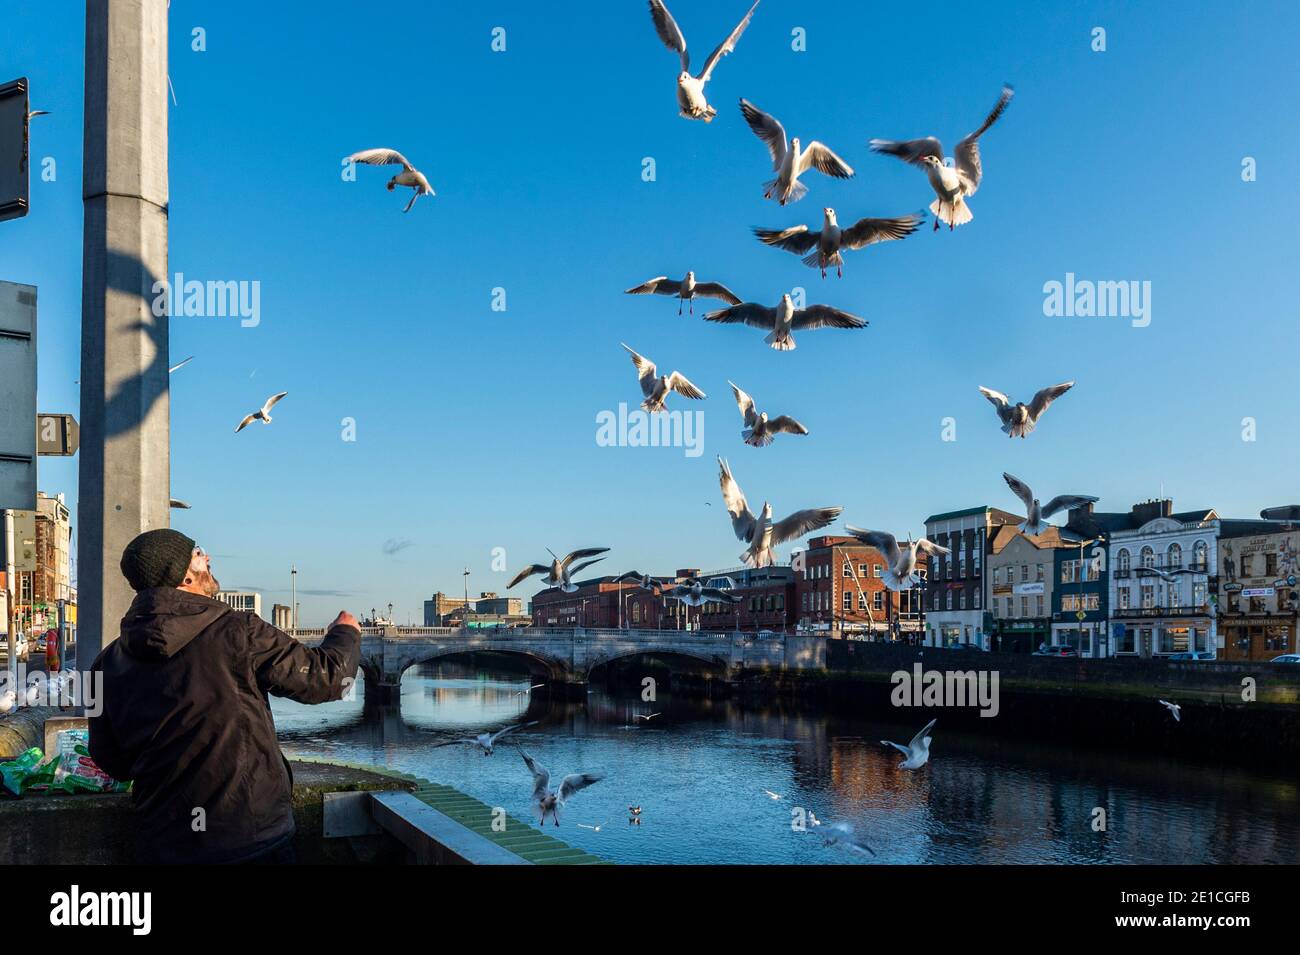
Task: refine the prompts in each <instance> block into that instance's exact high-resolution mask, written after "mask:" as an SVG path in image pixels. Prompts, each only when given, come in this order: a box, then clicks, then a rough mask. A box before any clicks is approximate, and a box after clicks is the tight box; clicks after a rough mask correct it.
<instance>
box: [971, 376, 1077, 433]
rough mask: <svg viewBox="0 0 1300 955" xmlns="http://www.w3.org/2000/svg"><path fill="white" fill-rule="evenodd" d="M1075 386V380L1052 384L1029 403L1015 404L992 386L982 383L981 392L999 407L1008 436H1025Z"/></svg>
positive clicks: (1019, 402)
mask: <svg viewBox="0 0 1300 955" xmlns="http://www.w3.org/2000/svg"><path fill="white" fill-rule="evenodd" d="M1073 387H1074V382H1073V381H1063V382H1061V383H1060V384H1059V385H1051V386H1049V387H1047V388H1044V389H1042V390H1041V391H1039V392H1038V393H1037V394H1036V395H1034V398H1033V400H1032V401H1030V402H1029V404H1025V403H1024V402H1023V401H1017V402H1016V403H1015V404H1014V405H1013V404H1012V403H1011V399H1010V398H1008V397H1007V396H1006V395H1004V394H1003V393H1002V392H1000V391H994V390H993V389H992V388H985V387H984V386H983V385H980V394H982V395H983V396H984V397H985V398H987V399H988V400H989V401H990V402H991V403H992V405H993V407H994V408H996V409H997V412H998V418H1000V419H1001V421H1002V431H1003V432H1004V433H1005V434H1006V436H1007V437H1008V438H1024V437H1027V436H1028V435H1029V433H1030V432H1031V431H1033V430H1034V428H1036V427H1037V426H1038V419H1039V418H1041V417H1042V416H1043V412H1045V411H1046V410H1047V408H1048V406H1049V405H1051V403H1052V402H1053V401H1055V400H1056V399H1057V398H1059V397H1061V395H1063V394H1065V393H1066V392H1067V391H1069V390H1070V389H1071V388H1073Z"/></svg>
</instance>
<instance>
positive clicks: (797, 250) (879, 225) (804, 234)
mask: <svg viewBox="0 0 1300 955" xmlns="http://www.w3.org/2000/svg"><path fill="white" fill-rule="evenodd" d="M923 221H925V219H924V215H923V214H922V213H917V214H915V215H910V216H899V217H898V218H896V219H859V220H858V221H857V222H855V223H853V225H851V226H849V227H848V228H847V229H841V228H840V225H839V222H838V221H836V218H835V210H834V209H832V208H830V207H829V206H827V207H826V208H825V209H823V210H822V230H821V231H820V232H809V231H808V227H807V226H806V225H797V226H793V227H791V228H789V229H755V230H754V235H756V236H757V237H758V241H760V242H762V243H763V244H764V245H770V246H773V247H774V248H778V249H785V251H787V252H793V253H794V254H795V255H802V256H804V258H803V264H804V265H807V266H810V267H812V268H814V269H821V273H822V278H826V269H827V267H828V266H831V265H833V266H835V275H836V277H837V278H843V277H844V272H843V265H844V259H843V258H842V257H841V256H840V252H841V250H843V249H861V248H865V247H866V246H868V245H872V244H874V243H876V242H888V241H890V240H891V239H904V238H906V237H907V236H909V235H911V234H912V233H913V232H915V231H916V230H917V229H919V228H920V226H921V223H922V222H923ZM804 253H807V254H806V255H805V254H804Z"/></svg>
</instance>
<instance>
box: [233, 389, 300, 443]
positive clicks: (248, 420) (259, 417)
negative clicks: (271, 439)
mask: <svg viewBox="0 0 1300 955" xmlns="http://www.w3.org/2000/svg"><path fill="white" fill-rule="evenodd" d="M288 393H289V392H287V391H282V392H280V393H279V394H278V395H272V396H271V397H269V398H267V399H266V403H265V404H263V405H262V407H261V408H259V409H258V410H257V411H254V412H253V413H252V414H248V415H244V420H243V421H241V422H239V427H238V428H236V429H235V434H239V432H241V431H243V430H244V429H245V428H247V427H248V426H249V425H250V424H252V423H253V422H254V421H260V422H262V423H263V424H270V423H271V409H272V408H274V407H275V406H276V403H277V402H279V400H280V399H281V398H283V397H284V396H285V395H287V394H288Z"/></svg>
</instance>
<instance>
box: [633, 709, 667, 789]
mask: <svg viewBox="0 0 1300 955" xmlns="http://www.w3.org/2000/svg"><path fill="white" fill-rule="evenodd" d="M663 715H664V713H663V710H655V712H653V713H633V714H632V716H633V718H634V719H638V720H645V721H646V722H647V723H649V722H650V721H651V720H652V719H654V718H655V717H656V716H663ZM640 811H641V810H639V809H638V810H637V812H640Z"/></svg>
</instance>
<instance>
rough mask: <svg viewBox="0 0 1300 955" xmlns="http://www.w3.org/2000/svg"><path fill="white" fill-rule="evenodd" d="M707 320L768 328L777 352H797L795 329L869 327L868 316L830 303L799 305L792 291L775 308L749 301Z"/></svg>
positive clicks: (766, 339)
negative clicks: (858, 315) (841, 308)
mask: <svg viewBox="0 0 1300 955" xmlns="http://www.w3.org/2000/svg"><path fill="white" fill-rule="evenodd" d="M704 320H705V321H706V322H720V323H721V324H723V325H740V324H744V325H748V326H750V327H751V328H763V329H767V330H768V331H769V332H770V334H768V335H767V336H765V337H764V338H763V341H765V342H767V343H768V344H769V345H771V346H772V347H773V348H775V349H776V350H777V351H794V349H795V347H796V346H795V342H794V335H793V334H791V333H792V332H796V331H803V330H804V329H813V328H828V327H829V328H866V327H867V323H866V321H865V320H864V319H861V318H858V317H857V316H856V315H850V314H849V313H848V312H842V311H840V310H839V309H838V308H831V307H830V306H829V305H809V306H808V307H807V308H795V307H794V299H792V298H791V297H790V296H789V294H788V293H787V294H786V295H782V296H781V303H780V304H779V305H777V306H776V307H775V308H768V307H767V306H766V305H756V304H754V303H753V302H745V303H744V304H742V305H733V306H732V307H731V308H723V309H719V310H718V311H716V312H709V313H708V314H707V315H705V316H704Z"/></svg>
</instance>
